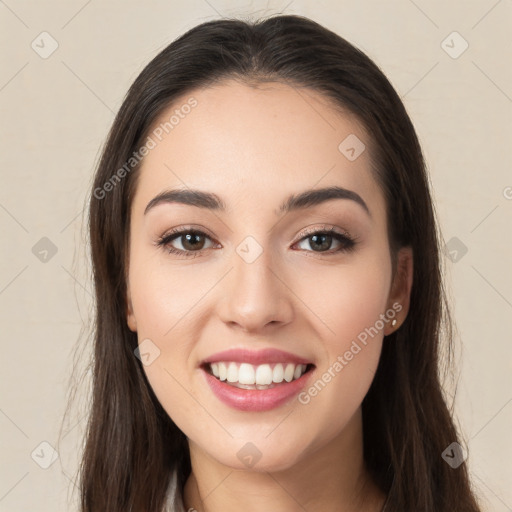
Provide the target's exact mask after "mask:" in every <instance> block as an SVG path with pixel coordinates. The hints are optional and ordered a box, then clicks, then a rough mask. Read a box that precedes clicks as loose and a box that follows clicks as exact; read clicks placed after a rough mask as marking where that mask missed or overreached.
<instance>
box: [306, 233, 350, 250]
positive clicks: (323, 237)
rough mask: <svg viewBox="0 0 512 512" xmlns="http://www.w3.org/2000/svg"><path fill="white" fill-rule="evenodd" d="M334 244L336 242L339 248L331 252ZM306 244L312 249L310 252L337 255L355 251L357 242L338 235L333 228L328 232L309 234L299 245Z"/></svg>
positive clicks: (341, 234) (346, 236)
mask: <svg viewBox="0 0 512 512" xmlns="http://www.w3.org/2000/svg"><path fill="white" fill-rule="evenodd" d="M333 242H336V243H337V244H338V247H337V248H334V249H332V250H331V247H332V244H333ZM304 243H307V244H308V246H309V247H310V249H311V250H310V251H309V252H318V253H322V252H330V253H337V252H342V251H349V250H351V249H353V247H354V246H355V243H356V242H355V240H354V239H352V238H350V237H349V236H348V235H345V234H343V233H338V232H337V231H335V230H334V228H332V229H330V230H327V231H313V232H311V233H309V234H307V236H305V237H303V238H302V239H301V240H300V242H299V244H304ZM302 249H305V247H302ZM306 250H308V249H306Z"/></svg>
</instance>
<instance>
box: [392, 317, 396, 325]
mask: <svg viewBox="0 0 512 512" xmlns="http://www.w3.org/2000/svg"><path fill="white" fill-rule="evenodd" d="M391 325H392V326H393V327H395V325H396V318H394V319H393V321H392V322H391Z"/></svg>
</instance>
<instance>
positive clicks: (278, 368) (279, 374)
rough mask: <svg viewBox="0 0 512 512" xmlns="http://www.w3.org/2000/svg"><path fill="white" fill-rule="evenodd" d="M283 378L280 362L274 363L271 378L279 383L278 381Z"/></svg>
mask: <svg viewBox="0 0 512 512" xmlns="http://www.w3.org/2000/svg"><path fill="white" fill-rule="evenodd" d="M283 379H284V368H283V365H282V364H281V363H279V364H276V365H275V366H274V371H273V373H272V380H273V381H274V382H276V383H277V384H279V383H280V382H283Z"/></svg>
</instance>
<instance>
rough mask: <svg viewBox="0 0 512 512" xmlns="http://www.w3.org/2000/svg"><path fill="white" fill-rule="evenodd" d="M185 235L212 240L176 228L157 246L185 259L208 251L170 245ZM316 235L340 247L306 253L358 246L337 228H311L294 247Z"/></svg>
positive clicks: (341, 249) (335, 252)
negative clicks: (326, 236) (334, 241)
mask: <svg viewBox="0 0 512 512" xmlns="http://www.w3.org/2000/svg"><path fill="white" fill-rule="evenodd" d="M185 234H191V235H199V236H205V237H206V238H209V239H210V240H211V237H210V236H209V235H208V234H206V233H204V232H203V231H200V230H197V229H192V228H186V227H185V228H176V229H173V230H171V231H170V232H168V233H166V234H165V235H163V236H161V237H160V238H159V239H158V240H157V241H156V245H157V246H159V247H162V248H163V249H165V250H166V251H167V252H168V253H171V254H176V255H179V256H184V257H185V258H197V257H198V256H200V255H201V253H202V252H203V251H205V250H207V249H200V250H199V251H183V250H181V249H176V248H175V247H172V246H171V245H170V243H171V242H173V241H174V240H176V239H178V238H179V237H180V236H182V235H185ZM314 235H329V236H331V237H332V238H333V239H335V240H337V241H338V242H340V244H341V245H340V247H339V248H338V249H334V250H330V251H306V252H313V253H317V254H320V255H322V254H326V255H331V256H332V255H334V254H337V253H340V252H351V251H353V250H354V248H355V246H356V244H357V238H355V237H352V236H350V235H349V234H348V233H342V232H338V231H337V230H336V228H328V229H325V228H324V229H318V228H309V229H306V230H304V232H303V233H301V238H300V239H299V240H298V241H297V242H295V244H294V245H296V244H298V243H300V242H302V241H303V240H305V239H308V238H311V237H312V236H314Z"/></svg>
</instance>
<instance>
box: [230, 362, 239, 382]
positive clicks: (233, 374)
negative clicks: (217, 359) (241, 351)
mask: <svg viewBox="0 0 512 512" xmlns="http://www.w3.org/2000/svg"><path fill="white" fill-rule="evenodd" d="M227 379H228V382H238V366H237V365H236V363H229V366H228V376H227Z"/></svg>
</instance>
